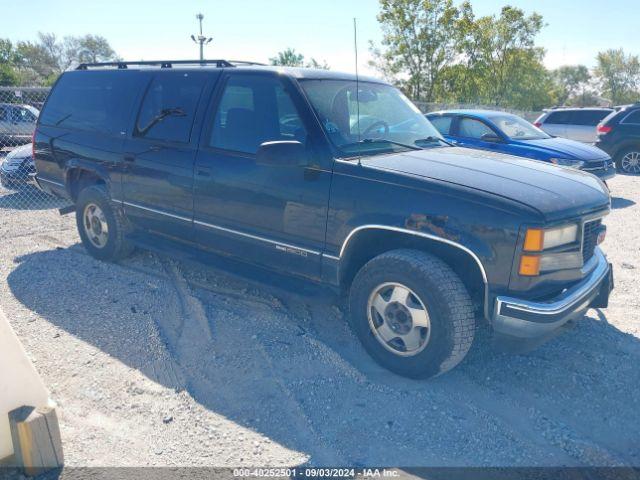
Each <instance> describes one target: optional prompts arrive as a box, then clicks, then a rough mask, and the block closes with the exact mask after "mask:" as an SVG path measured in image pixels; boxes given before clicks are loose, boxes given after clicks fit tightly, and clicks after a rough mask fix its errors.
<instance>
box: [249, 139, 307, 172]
mask: <svg viewBox="0 0 640 480" xmlns="http://www.w3.org/2000/svg"><path fill="white" fill-rule="evenodd" d="M256 163H257V164H258V165H263V166H265V167H299V166H304V165H306V164H307V149H306V148H305V147H304V145H302V143H300V142H297V141H276V142H264V143H263V144H262V145H260V148H258V153H257V154H256Z"/></svg>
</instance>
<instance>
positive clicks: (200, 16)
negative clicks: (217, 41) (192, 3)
mask: <svg viewBox="0 0 640 480" xmlns="http://www.w3.org/2000/svg"><path fill="white" fill-rule="evenodd" d="M196 18H197V19H198V21H199V22H200V35H198V37H196V36H195V35H191V40H193V41H194V42H195V43H197V44H198V45H200V61H202V60H204V46H205V45H208V44H209V43H211V40H213V38H212V37H209V38H207V37H205V36H204V35H203V34H202V19H203V18H204V15H203V14H201V13H199V14H197V15H196Z"/></svg>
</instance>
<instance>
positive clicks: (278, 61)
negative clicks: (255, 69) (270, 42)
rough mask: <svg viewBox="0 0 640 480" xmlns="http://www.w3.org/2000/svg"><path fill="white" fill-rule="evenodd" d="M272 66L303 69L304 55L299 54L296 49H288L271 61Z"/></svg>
mask: <svg viewBox="0 0 640 480" xmlns="http://www.w3.org/2000/svg"><path fill="white" fill-rule="evenodd" d="M269 62H270V63H271V65H278V66H282V67H302V66H303V65H304V55H302V54H301V53H297V52H296V50H295V49H294V48H287V49H286V50H284V51H282V52H278V54H277V55H276V56H275V57H272V58H270V59H269Z"/></svg>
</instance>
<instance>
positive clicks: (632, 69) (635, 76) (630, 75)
mask: <svg viewBox="0 0 640 480" xmlns="http://www.w3.org/2000/svg"><path fill="white" fill-rule="evenodd" d="M597 62H598V64H597V66H596V68H595V70H594V75H595V77H596V79H597V81H598V83H599V84H600V88H601V90H602V94H603V95H605V96H607V97H608V98H609V99H610V100H611V101H612V102H613V104H614V105H618V104H623V103H629V102H634V101H638V100H640V60H639V59H638V56H637V55H626V54H625V53H624V50H622V49H618V50H607V51H606V52H600V53H598V56H597Z"/></svg>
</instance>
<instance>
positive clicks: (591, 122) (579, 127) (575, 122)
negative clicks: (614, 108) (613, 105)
mask: <svg viewBox="0 0 640 480" xmlns="http://www.w3.org/2000/svg"><path fill="white" fill-rule="evenodd" d="M608 114H609V112H608V111H606V110H573V111H571V112H570V118H569V123H568V124H567V127H566V128H567V130H566V137H567V138H570V139H571V140H576V141H578V142H583V143H595V141H596V140H597V137H598V135H597V131H596V127H597V126H598V124H599V123H600V121H601V120H602V119H603V118H604V117H606V116H607V115H608Z"/></svg>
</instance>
